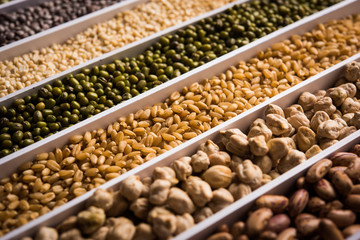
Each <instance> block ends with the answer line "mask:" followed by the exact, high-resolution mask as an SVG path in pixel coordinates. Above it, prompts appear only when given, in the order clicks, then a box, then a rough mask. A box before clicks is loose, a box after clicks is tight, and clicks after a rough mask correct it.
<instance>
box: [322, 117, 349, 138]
mask: <svg viewBox="0 0 360 240" xmlns="http://www.w3.org/2000/svg"><path fill="white" fill-rule="evenodd" d="M342 127H343V126H341V125H340V124H339V123H338V122H337V121H335V120H327V121H325V122H322V123H320V125H319V127H318V129H317V137H323V138H329V139H337V138H338V137H339V134H340V133H339V132H340V130H341V128H342Z"/></svg>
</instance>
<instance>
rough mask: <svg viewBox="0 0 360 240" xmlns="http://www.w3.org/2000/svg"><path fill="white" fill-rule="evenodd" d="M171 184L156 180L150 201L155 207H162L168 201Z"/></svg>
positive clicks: (152, 185)
mask: <svg viewBox="0 0 360 240" xmlns="http://www.w3.org/2000/svg"><path fill="white" fill-rule="evenodd" d="M170 187H171V183H170V182H169V181H167V180H164V179H157V180H155V181H154V182H153V183H152V184H151V186H150V196H149V201H150V203H152V204H154V205H162V204H164V203H165V202H166V201H167V198H168V194H169V192H170Z"/></svg>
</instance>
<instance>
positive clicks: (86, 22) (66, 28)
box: [0, 0, 149, 61]
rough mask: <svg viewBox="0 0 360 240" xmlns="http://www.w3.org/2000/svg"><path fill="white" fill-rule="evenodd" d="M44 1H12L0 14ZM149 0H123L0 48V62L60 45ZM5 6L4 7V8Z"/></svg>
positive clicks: (0, 8) (0, 9) (1, 8)
mask: <svg viewBox="0 0 360 240" xmlns="http://www.w3.org/2000/svg"><path fill="white" fill-rule="evenodd" d="M44 1H45V0H14V1H11V2H9V3H5V4H3V5H4V6H3V7H2V5H0V12H10V11H14V10H16V9H19V8H25V7H28V6H32V5H35V4H39V3H42V2H44ZM147 1H149V0H125V1H122V2H119V3H115V4H113V5H111V6H108V7H105V8H103V9H100V10H98V11H95V12H92V13H89V14H86V15H84V16H82V17H79V18H76V19H74V20H71V21H69V22H66V23H63V24H60V25H58V26H56V27H53V28H49V29H48V30H45V31H42V32H39V33H36V34H34V35H32V36H29V37H26V38H23V39H21V40H18V41H16V42H12V43H10V44H7V45H5V46H2V47H0V61H3V60H10V59H12V58H14V57H18V56H21V55H22V54H25V53H28V52H31V51H32V50H36V49H40V48H43V47H48V46H50V45H51V44H53V43H61V42H64V41H65V40H67V39H69V38H70V37H72V36H74V35H76V34H77V33H79V32H82V31H84V30H85V29H87V28H89V27H91V26H93V25H95V24H97V23H99V22H104V21H106V20H109V19H111V18H113V17H114V16H116V15H117V14H118V13H120V12H123V11H126V10H130V9H132V8H134V7H136V6H137V5H139V4H141V3H145V2H147ZM5 5H6V6H5Z"/></svg>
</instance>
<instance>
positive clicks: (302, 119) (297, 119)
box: [287, 111, 310, 130]
mask: <svg viewBox="0 0 360 240" xmlns="http://www.w3.org/2000/svg"><path fill="white" fill-rule="evenodd" d="M287 121H288V122H289V123H290V124H291V126H293V127H294V128H295V129H296V130H298V129H299V128H300V127H302V126H303V127H310V121H309V119H308V118H307V117H306V115H305V114H304V113H302V112H299V111H298V112H293V114H292V115H291V116H290V117H288V118H287Z"/></svg>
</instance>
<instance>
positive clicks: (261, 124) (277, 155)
mask: <svg viewBox="0 0 360 240" xmlns="http://www.w3.org/2000/svg"><path fill="white" fill-rule="evenodd" d="M354 64H355V65H356V64H357V63H353V64H352V65H350V67H351V66H354ZM358 66H360V65H358ZM348 69H349V68H348ZM348 69H347V70H348ZM341 89H343V90H345V89H346V90H345V92H344V95H345V96H344V97H343V99H342V100H341V101H339V102H338V103H337V106H336V107H335V106H334V105H332V101H334V102H335V100H337V99H338V97H339V95H336V94H335V95H334V94H333V93H334V92H339V91H341ZM323 93H324V94H323ZM356 93H357V88H356V86H355V84H354V83H349V82H347V81H346V80H345V79H340V80H339V81H337V82H336V83H335V87H333V88H330V89H327V90H326V91H325V90H320V91H317V92H316V93H315V94H312V93H310V92H305V93H303V94H302V95H301V96H300V98H299V100H298V104H294V105H291V106H290V107H288V108H286V109H284V110H283V109H281V108H280V107H279V106H276V105H269V106H268V107H267V109H266V110H265V115H266V116H265V120H264V119H261V118H259V119H256V120H255V121H254V122H253V124H251V126H250V128H249V131H248V133H247V135H245V134H244V133H242V132H241V131H240V130H239V129H237V128H235V129H228V130H224V131H221V132H220V133H221V135H222V139H221V143H220V144H218V145H216V144H215V143H214V142H212V141H211V140H208V141H207V142H205V143H203V144H201V145H200V147H199V149H198V151H197V152H196V153H195V154H193V155H192V156H191V157H190V156H186V157H182V158H180V159H177V160H175V161H173V162H171V163H170V167H167V166H166V167H156V168H155V169H154V170H153V172H152V176H151V177H146V178H144V179H142V180H140V177H138V176H131V177H128V178H127V179H125V180H124V181H123V182H122V183H120V188H119V191H116V192H112V191H111V192H106V191H104V190H101V189H100V190H98V191H97V192H96V193H95V194H94V195H93V197H92V198H91V199H90V200H89V203H88V205H90V207H89V208H88V209H86V210H84V211H82V212H80V213H79V214H78V215H77V216H72V217H70V219H72V220H73V221H74V222H75V224H74V225H73V229H71V228H70V229H67V231H74V230H76V231H78V233H79V234H82V235H83V236H84V237H85V236H90V237H91V238H93V237H94V236H97V235H98V234H99V231H100V232H102V233H103V232H104V229H106V230H105V233H104V234H105V235H104V237H105V236H106V239H110V238H111V236H113V233H114V232H117V235H116V237H117V238H120V239H125V238H126V239H132V238H133V236H134V235H135V234H136V230H135V229H136V227H135V224H134V222H135V223H136V224H140V223H141V224H143V225H146V226H148V235H150V236H152V238H161V239H169V238H172V237H173V236H175V235H178V234H179V233H181V232H183V231H185V230H187V229H189V228H191V227H192V226H193V225H194V224H195V223H198V222H200V221H202V220H204V219H206V218H207V217H209V216H211V215H212V214H214V213H216V212H218V211H220V210H221V209H223V208H225V207H227V206H229V205H230V204H232V203H233V202H234V201H235V200H238V199H240V198H242V197H244V196H246V195H247V194H249V193H250V192H251V191H253V190H255V189H257V188H259V187H261V186H262V185H264V184H266V183H268V182H270V181H271V180H272V179H274V178H276V177H278V176H279V175H280V174H282V173H284V172H286V171H288V170H290V169H291V168H293V167H295V166H296V165H298V164H300V163H302V162H304V161H306V160H307V158H310V157H312V156H313V155H315V154H317V153H318V152H320V151H321V149H325V148H327V147H328V146H330V145H331V144H333V143H335V142H334V141H333V140H335V141H337V140H340V139H342V138H344V137H346V136H348V135H350V134H351V133H353V132H355V131H356V130H357V129H356V127H354V126H352V123H353V121H352V120H353V119H354V118H355V117H353V118H352V120H349V121H348V122H349V125H348V123H346V122H345V121H344V120H343V114H349V113H347V111H346V107H345V108H344V105H345V106H346V99H352V100H354V101H355V102H357V103H360V100H359V99H357V98H356V97H355V96H356V95H359V94H356ZM329 96H331V97H329ZM327 97H328V98H330V104H329V105H328V106H326V107H324V108H322V110H315V109H316V108H317V107H316V106H318V105H319V103H321V102H323V100H324V99H325V98H327ZM304 108H305V109H307V111H305V112H304ZM340 109H341V110H340ZM309 111H310V112H312V114H309V113H308V112H309ZM354 111H355V112H356V113H358V114H360V106H359V107H357V109H356V110H354ZM319 112H323V113H325V114H327V113H326V112H328V113H329V116H328V118H329V119H331V120H327V121H324V122H322V123H320V125H319V126H317V125H313V126H312V127H310V120H311V122H313V121H317V116H316V114H317V113H319ZM355 112H353V111H352V112H351V114H355ZM322 128H324V129H328V132H329V133H330V132H332V133H335V132H341V130H339V129H346V131H345V132H346V133H345V134H343V135H342V136H341V137H340V134H338V135H337V136H332V135H331V136H328V137H329V138H326V137H324V136H323V135H322V131H321V129H322ZM329 139H330V140H331V141H332V142H331V144H329V143H328V140H329ZM323 142H326V144H323ZM317 144H318V145H317ZM319 145H320V147H319ZM312 149H315V151H314V150H312ZM309 153H310V154H309ZM332 159H333V160H334V162H335V165H338V166H344V165H345V166H347V167H345V169H346V170H345V169H344V170H342V171H338V172H333V173H332V177H330V179H331V180H332V183H333V185H331V183H330V182H328V181H326V180H325V181H324V179H321V178H322V177H323V176H324V175H325V174H326V173H327V172H329V173H330V171H331V170H330V167H331V161H330V160H328V159H325V160H324V161H326V162H325V164H320V167H318V166H315V169H312V168H311V169H310V170H309V172H308V173H307V176H306V180H307V181H308V182H309V183H311V184H313V185H314V187H313V189H314V190H315V192H316V193H317V195H318V196H319V197H321V198H322V199H323V200H324V201H331V200H334V199H335V198H336V197H337V193H336V192H335V189H336V191H337V192H338V193H340V194H341V195H343V196H346V200H345V203H346V204H348V205H349V206H350V209H351V210H353V211H355V212H358V211H360V208H359V206H358V204H359V201H360V198H359V199H357V195H355V196H351V194H350V193H351V191H352V188H353V184H356V183H357V182H358V181H359V180H358V179H359V176H360V172H359V170H360V169H359V168H360V158H359V157H357V156H356V155H355V154H352V155H351V154H350V155H346V156H345V155H344V154H342V153H340V154H338V155H335V156H333V158H332ZM329 163H330V164H329ZM357 163H359V164H357ZM344 171H345V173H344ZM350 178H351V179H353V180H354V182H352V180H351V179H350ZM322 181H323V182H322ZM303 185H304V186H305V187H306V184H303ZM306 188H307V190H304V189H301V190H299V191H297V192H296V193H295V194H294V195H293V196H292V197H291V198H290V200H289V199H287V198H285V197H282V196H276V197H274V196H264V197H263V199H260V200H258V204H257V207H258V208H260V209H259V210H257V211H255V212H254V213H252V215H251V216H250V217H249V219H248V221H247V223H246V224H247V225H246V226H247V228H246V234H248V235H249V237H255V236H259V235H262V234H264V233H262V232H265V231H273V229H277V231H278V232H281V231H283V230H284V229H286V228H288V227H289V225H290V218H286V217H284V215H280V216H281V217H279V216H274V218H275V219H272V217H273V213H277V214H281V213H283V212H284V210H285V209H286V208H287V211H288V214H289V216H290V217H291V218H294V217H297V218H296V219H295V223H296V226H297V227H298V230H299V232H300V235H304V236H308V235H312V234H313V233H315V230H316V229H317V228H318V222H320V220H318V221H317V225H316V226H313V228H311V233H309V229H308V224H310V225H311V224H312V223H311V222H308V223H306V224H305V225H304V224H300V226H299V224H298V221H299V219H298V218H300V216H303V217H304V218H302V219H304V220H309V218H308V217H305V215H301V214H300V213H301V212H302V211H303V210H304V209H305V207H306V205H307V203H308V201H309V193H308V191H309V192H310V190H309V189H308V187H306ZM309 188H311V187H310V186H309ZM349 194H350V195H349ZM119 195H120V196H121V198H119V197H118V196H119ZM115 199H120V200H119V201H118V202H116V200H115ZM337 202H338V201H337ZM333 204H334V203H333V202H330V203H328V205H329V206H325V202H324V204H323V205H324V206H323V208H322V209H320V208H319V206H316V204H314V205H315V207H318V209H317V210H316V211H315V212H320V213H319V215H320V217H328V218H329V219H332V220H334V221H335V223H336V225H337V226H338V227H340V228H344V227H348V226H349V225H353V224H354V221H355V217H356V216H355V214H354V212H351V211H345V212H343V211H337V212H334V211H332V209H331V206H332V205H333ZM117 205H121V206H122V208H121V209H120V210H119V211H118V212H117V213H114V210H113V206H117ZM129 210H130V211H129ZM336 210H339V209H336ZM94 212H99V213H101V214H97V217H98V218H101V219H102V220H101V221H98V222H96V223H95V224H94V226H93V227H91V229H90V230H89V228H88V227H87V225H86V224H84V226H81V224H80V222H85V223H91V222H92V219H93V218H94V215H92V214H90V213H94ZM104 213H105V214H104ZM299 214H300V215H299ZM84 215H85V216H86V217H84ZM306 216H308V215H306ZM106 217H108V220H107V221H105V218H106ZM348 218H350V219H348ZM110 219H112V221H118V220H119V221H120V219H126V221H128V222H129V224H130V225H131V226H132V228H133V229H134V231H132V232H131V233H129V232H126V233H125V232H122V231H121V229H122V227H123V226H120V224H110V223H109V221H110ZM130 219H132V221H131V220H130ZM311 219H312V218H311ZM68 221H69V220H65V222H64V223H63V224H65V223H66V222H68ZM133 221H134V222H133ZM273 221H274V222H273ZM277 221H282V222H281V223H282V224H280V223H278V222H277ZM284 221H285V223H284ZM76 223H77V224H76ZM270 223H271V224H270ZM277 223H278V224H277ZM304 223H305V222H304ZM63 224H60V226H61V225H63ZM333 225H334V224H333ZM76 226H78V227H76ZM270 226H271V228H269V227H270ZM311 226H312V225H311ZM59 228H60V227H58V229H59ZM320 228H321V226H320ZM51 230H52V231H55V229H51ZM67 231H60V232H58V234H59V235H60V238H61V237H62V236H63V235H67V234H69V233H68V232H67ZM333 231H334V230H333ZM227 232H229V231H227ZM320 232H321V231H320ZM276 233H277V232H274V233H272V234H275V237H276ZM128 234H129V236H128ZM223 234H224V233H223ZM227 234H228V235H230V233H227ZM266 234H269V233H268V232H266ZM320 234H321V235H322V234H324V236H328V235H329V234H330V233H320ZM330 235H331V234H330ZM38 236H39V235H37V239H39V238H38ZM216 236H217V235H216ZM324 236H323V239H328V238H324ZM220 239H221V238H220ZM229 239H232V238H229ZM260 239H261V238H260ZM271 239H276V238H271Z"/></svg>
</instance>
